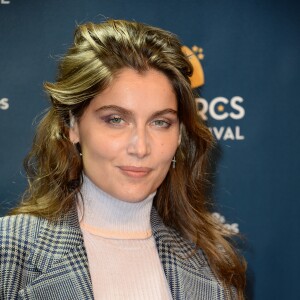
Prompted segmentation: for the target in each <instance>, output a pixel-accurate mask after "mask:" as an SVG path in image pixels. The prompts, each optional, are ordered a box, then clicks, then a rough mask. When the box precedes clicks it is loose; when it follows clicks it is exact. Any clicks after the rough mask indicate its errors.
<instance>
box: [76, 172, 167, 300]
mask: <svg viewBox="0 0 300 300" xmlns="http://www.w3.org/2000/svg"><path fill="white" fill-rule="evenodd" d="M81 194H82V198H83V205H82V204H81V201H79V203H78V214H79V220H80V227H81V230H82V233H83V239H84V244H85V248H86V251H87V256H88V261H89V270H90V274H91V279H92V285H93V291H94V297H95V300H97V299H107V300H110V299H114V300H117V299H122V300H126V299H130V300H140V299H145V300H146V299H149V300H150V299H171V298H172V297H171V294H170V291H169V287H168V284H167V281H166V278H165V275H164V272H163V269H162V265H161V262H160V260H159V257H158V253H157V249H156V244H155V240H154V238H153V236H152V231H151V224H150V213H151V208H152V203H153V197H154V195H155V193H153V194H151V195H149V196H148V197H147V198H146V199H145V200H143V201H140V202H136V203H132V202H126V201H121V200H118V199H116V198H114V197H112V196H110V195H108V194H106V193H105V192H103V191H102V190H101V189H99V188H98V187H97V186H96V185H95V184H94V183H93V182H92V181H91V180H90V179H89V178H87V177H86V176H84V180H83V185H82V189H81Z"/></svg>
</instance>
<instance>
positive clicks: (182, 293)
mask: <svg viewBox="0 0 300 300" xmlns="http://www.w3.org/2000/svg"><path fill="white" fill-rule="evenodd" d="M151 224H152V229H153V234H154V238H155V241H156V245H157V250H158V254H159V257H160V260H161V262H162V265H163V269H164V272H165V275H166V278H167V281H168V283H169V287H170V290H171V294H172V297H173V299H178V300H179V299H180V300H181V299H189V300H193V299H220V300H221V299H225V292H224V289H223V288H222V286H221V285H220V283H219V282H218V280H217V279H216V278H215V277H214V275H213V274H212V272H211V270H210V268H209V266H208V263H207V260H206V258H205V256H204V255H203V253H202V252H201V251H198V252H197V254H196V255H193V256H187V253H190V252H191V251H192V250H193V245H192V244H191V243H189V242H187V241H186V240H184V239H183V238H182V237H181V236H180V235H178V233H177V232H176V231H174V230H172V229H170V228H168V227H166V226H165V225H164V224H163V222H162V220H161V219H160V217H159V216H158V214H157V212H156V210H155V209H153V210H152V213H151ZM0 246H1V249H0V250H1V251H0V299H1V300H14V299H28V300H29V299H30V300H32V299H39V300H59V299H61V300H66V299H70V300H76V299H78V300H79V299H80V300H89V299H93V291H92V284H91V279H90V274H89V270H88V260H87V254H86V251H85V248H84V244H83V238H82V234H81V230H80V227H79V223H78V217H77V212H76V210H75V209H74V210H71V211H70V212H69V213H68V214H67V215H66V216H65V217H64V218H63V219H61V220H60V221H57V222H55V223H53V222H49V221H47V220H45V219H42V218H38V217H34V216H30V215H18V216H10V217H4V218H0Z"/></svg>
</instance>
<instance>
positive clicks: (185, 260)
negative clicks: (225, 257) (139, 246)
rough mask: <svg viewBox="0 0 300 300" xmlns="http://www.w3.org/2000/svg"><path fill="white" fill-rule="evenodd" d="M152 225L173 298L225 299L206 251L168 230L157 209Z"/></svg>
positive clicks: (152, 214)
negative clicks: (204, 252) (209, 263)
mask: <svg viewBox="0 0 300 300" xmlns="http://www.w3.org/2000/svg"><path fill="white" fill-rule="evenodd" d="M151 224H152V229H153V235H154V238H155V241H156V245H157V250H158V255H159V257H160V260H161V262H162V265H163V269H164V272H165V275H166V278H167V281H168V283H169V287H170V290H171V294H172V297H173V299H176V300H182V299H189V300H196V299H197V300H199V299H225V296H224V290H223V288H222V286H221V285H220V283H219V282H218V280H217V279H216V277H215V276H214V274H213V273H212V271H211V269H210V267H209V265H208V262H207V260H206V258H205V255H204V254H203V252H202V251H201V250H200V249H195V246H194V245H193V244H192V243H191V242H189V241H187V240H185V239H183V238H182V237H181V236H180V235H179V234H178V233H177V231H175V230H174V229H171V228H169V227H166V226H165V225H164V224H163V221H162V220H161V218H160V217H159V215H158V213H157V211H156V210H155V209H154V208H153V209H152V212H151Z"/></svg>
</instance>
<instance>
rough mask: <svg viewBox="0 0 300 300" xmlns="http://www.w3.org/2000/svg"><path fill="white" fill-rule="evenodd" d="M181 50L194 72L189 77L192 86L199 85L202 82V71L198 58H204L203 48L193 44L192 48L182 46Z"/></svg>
mask: <svg viewBox="0 0 300 300" xmlns="http://www.w3.org/2000/svg"><path fill="white" fill-rule="evenodd" d="M181 50H182V52H183V53H184V54H185V55H186V56H187V57H188V58H189V60H190V62H191V64H192V66H193V68H194V72H193V74H192V76H191V77H190V80H191V85H192V88H197V87H200V86H202V85H203V84H204V72H203V68H202V65H201V63H200V60H202V59H204V54H203V49H202V48H201V47H198V46H196V45H194V46H193V47H192V49H190V48H189V47H187V46H182V48H181Z"/></svg>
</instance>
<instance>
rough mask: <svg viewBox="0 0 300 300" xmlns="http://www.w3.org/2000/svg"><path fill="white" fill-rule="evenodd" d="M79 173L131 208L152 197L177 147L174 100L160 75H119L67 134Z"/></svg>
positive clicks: (129, 72)
mask: <svg viewBox="0 0 300 300" xmlns="http://www.w3.org/2000/svg"><path fill="white" fill-rule="evenodd" d="M70 140H71V141H72V142H75V143H76V142H79V143H80V145H81V150H82V160H83V168H84V173H85V174H86V175H87V176H88V177H89V178H90V179H91V180H92V181H93V182H94V183H95V184H96V185H97V186H98V187H99V188H101V189H102V190H103V191H104V192H106V193H108V194H110V195H112V196H114V197H116V198H118V199H120V200H124V201H128V202H137V201H141V200H143V199H145V198H146V197H147V196H148V195H149V194H151V193H153V192H154V191H156V189H157V188H158V187H159V186H160V184H161V183H162V181H163V180H164V178H165V176H166V174H167V172H168V170H169V168H170V164H171V161H172V159H173V157H174V155H175V152H176V149H177V147H178V144H179V143H180V133H179V120H178V115H177V100H176V95H175V92H174V90H173V87H172V85H171V83H170V82H169V80H168V78H167V77H166V76H165V75H164V74H163V73H161V72H159V71H156V70H154V69H150V70H148V71H146V72H144V73H142V74H139V73H138V72H136V71H135V70H132V69H127V68H126V69H123V70H122V71H121V72H120V73H119V75H118V76H117V77H116V78H115V79H114V80H113V81H112V83H111V85H110V86H109V87H108V88H107V89H106V90H104V91H103V92H102V93H100V94H99V95H97V96H96V97H95V98H94V99H93V100H92V101H91V103H90V104H89V106H88V107H87V108H86V110H85V111H84V113H83V115H82V117H81V118H80V120H79V121H77V122H75V124H74V126H73V127H72V128H71V129H70Z"/></svg>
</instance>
